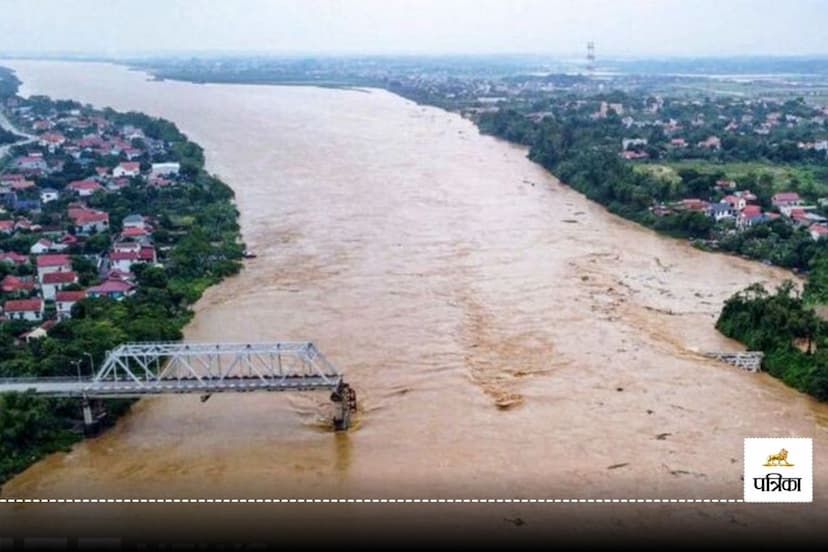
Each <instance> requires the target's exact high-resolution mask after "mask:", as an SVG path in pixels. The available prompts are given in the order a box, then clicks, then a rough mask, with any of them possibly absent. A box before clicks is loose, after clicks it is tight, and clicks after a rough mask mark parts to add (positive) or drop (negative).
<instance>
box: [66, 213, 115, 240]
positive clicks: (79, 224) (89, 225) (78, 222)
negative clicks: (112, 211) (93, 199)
mask: <svg viewBox="0 0 828 552" xmlns="http://www.w3.org/2000/svg"><path fill="white" fill-rule="evenodd" d="M69 218H71V219H72V222H73V223H74V224H75V231H76V232H77V233H78V234H84V235H85V234H91V233H93V232H103V231H105V230H106V229H108V228H109V213H107V212H104V211H98V210H97V209H74V210H70V211H69Z"/></svg>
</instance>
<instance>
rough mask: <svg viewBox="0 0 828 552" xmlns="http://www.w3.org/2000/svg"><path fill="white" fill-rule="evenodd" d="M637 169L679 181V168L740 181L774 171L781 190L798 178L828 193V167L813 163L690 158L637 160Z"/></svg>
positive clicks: (814, 190)
mask: <svg viewBox="0 0 828 552" xmlns="http://www.w3.org/2000/svg"><path fill="white" fill-rule="evenodd" d="M635 169H636V170H638V171H643V172H648V173H651V174H654V175H656V176H660V177H662V178H666V179H669V180H671V181H678V179H679V176H678V171H680V170H682V169H695V170H697V171H698V172H700V173H711V172H723V173H724V174H725V176H726V177H727V178H732V179H733V180H736V181H737V182H738V181H739V179H740V178H744V177H745V176H747V175H748V174H750V173H753V174H756V175H757V176H758V175H761V174H763V173H767V174H770V175H771V176H772V177H773V183H774V187H775V188H776V189H777V190H783V189H788V188H791V183H792V182H794V181H798V182H799V185H798V186H795V187H796V188H803V187H809V188H811V190H812V191H813V193H816V194H818V195H828V179H826V175H825V172H826V170H825V168H824V167H817V166H811V165H774V164H772V163H763V162H758V161H755V162H734V163H715V162H711V161H706V160H703V159H686V160H682V161H673V162H666V163H636V165H635Z"/></svg>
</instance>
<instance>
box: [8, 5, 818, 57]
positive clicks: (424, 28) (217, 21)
mask: <svg viewBox="0 0 828 552" xmlns="http://www.w3.org/2000/svg"><path fill="white" fill-rule="evenodd" d="M588 40H594V41H595V43H596V52H597V54H598V56H599V57H600V56H601V55H602V54H603V55H606V56H609V55H615V56H622V55H630V56H693V55H700V56H708V55H739V54H745V55H753V54H776V55H797V54H828V0H339V1H337V0H0V54H8V53H20V52H57V51H62V52H84V53H91V52H94V53H103V54H108V55H126V54H133V53H138V52H160V51H202V50H205V51H206V50H220V51H260V52H273V53H317V52H319V53H321V52H324V53H380V54H393V53H428V54H435V53H521V52H522V53H542V54H559V55H567V54H577V55H583V52H584V50H585V44H586V42H587V41H588Z"/></svg>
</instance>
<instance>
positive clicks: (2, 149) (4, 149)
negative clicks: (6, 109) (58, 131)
mask: <svg viewBox="0 0 828 552" xmlns="http://www.w3.org/2000/svg"><path fill="white" fill-rule="evenodd" d="M0 128H3V129H5V130H8V131H11V132H14V133H15V134H18V135H20V136H22V137H23V138H25V139H24V140H21V141H19V142H15V143H13V144H6V145H5V146H0V159H2V158H3V157H5V156H6V155H7V154H8V153H9V150H10V149H11V148H12V147H14V146H22V145H25V144H31V143H32V142H34V141H35V140H37V136H34V135H32V134H26V133H25V132H20V131H19V130H17V129H16V128H15V127H14V125H12V124H11V122H10V121H9V120H8V119H7V118H6V115H5V114H4V113H3V112H2V111H0Z"/></svg>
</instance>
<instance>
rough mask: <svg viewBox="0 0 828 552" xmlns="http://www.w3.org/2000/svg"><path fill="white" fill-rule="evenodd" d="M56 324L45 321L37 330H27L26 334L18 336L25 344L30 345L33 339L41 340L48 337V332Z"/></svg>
mask: <svg viewBox="0 0 828 552" xmlns="http://www.w3.org/2000/svg"><path fill="white" fill-rule="evenodd" d="M56 324H57V321H56V320H47V321H46V322H44V323H43V324H41V325H40V326H38V327H37V328H34V329H33V330H29V331H28V332H26V333H24V334H23V335H21V336H20V339H22V340H23V341H25V342H26V343H31V342H32V341H34V340H35V339H43V338H44V337H46V336H47V335H48V332H49V330H50V329H51V328H54V327H55V325H56Z"/></svg>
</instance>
